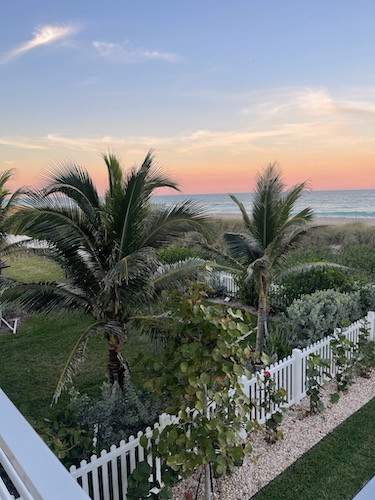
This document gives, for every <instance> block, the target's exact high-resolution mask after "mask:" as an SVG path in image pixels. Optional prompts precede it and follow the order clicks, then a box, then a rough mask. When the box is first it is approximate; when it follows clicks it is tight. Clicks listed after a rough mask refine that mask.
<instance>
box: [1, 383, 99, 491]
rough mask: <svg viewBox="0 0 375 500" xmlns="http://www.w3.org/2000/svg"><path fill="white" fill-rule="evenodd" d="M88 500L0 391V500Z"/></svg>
mask: <svg viewBox="0 0 375 500" xmlns="http://www.w3.org/2000/svg"><path fill="white" fill-rule="evenodd" d="M14 498H17V499H20V500H88V499H89V497H88V496H87V494H86V493H85V492H84V491H83V490H82V488H80V486H79V485H78V483H77V482H76V481H75V480H74V479H73V478H72V476H71V475H70V474H69V472H68V471H67V470H66V469H65V467H64V466H63V465H62V464H61V462H60V461H59V460H58V459H57V458H56V457H55V455H54V454H53V453H52V452H51V451H50V449H49V448H48V446H47V445H46V444H45V443H44V442H43V441H42V439H41V438H40V437H39V436H38V434H37V433H36V432H35V431H34V429H33V428H32V427H31V425H30V424H29V423H28V422H27V420H26V419H25V418H24V416H23V415H22V414H21V413H20V412H19V411H18V410H17V408H16V407H15V406H14V404H13V403H12V402H11V401H10V400H9V399H8V397H7V396H6V394H5V393H4V392H3V391H2V390H1V389H0V500H11V499H14Z"/></svg>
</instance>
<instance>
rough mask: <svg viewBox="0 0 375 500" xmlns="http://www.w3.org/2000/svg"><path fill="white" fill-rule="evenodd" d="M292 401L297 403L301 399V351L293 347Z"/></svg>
mask: <svg viewBox="0 0 375 500" xmlns="http://www.w3.org/2000/svg"><path fill="white" fill-rule="evenodd" d="M292 356H293V365H292V366H293V401H294V404H298V403H299V402H300V401H301V399H302V392H303V389H302V351H301V349H293V351H292Z"/></svg>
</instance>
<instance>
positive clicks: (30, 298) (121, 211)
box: [9, 153, 206, 320]
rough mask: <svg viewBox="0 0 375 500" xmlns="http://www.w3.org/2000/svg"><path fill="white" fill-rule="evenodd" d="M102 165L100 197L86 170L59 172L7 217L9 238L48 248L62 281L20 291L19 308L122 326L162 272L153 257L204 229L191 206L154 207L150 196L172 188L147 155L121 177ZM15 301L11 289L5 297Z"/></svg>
mask: <svg viewBox="0 0 375 500" xmlns="http://www.w3.org/2000/svg"><path fill="white" fill-rule="evenodd" d="M104 163H105V166H106V169H107V175H108V187H107V190H106V192H105V194H104V196H100V194H99V192H98V190H97V188H96V186H95V183H94V181H93V180H92V178H91V177H90V175H89V173H88V172H87V171H86V170H85V169H83V168H82V167H80V166H78V165H75V164H73V165H65V166H62V167H61V168H59V169H58V171H56V172H52V173H50V175H49V176H48V182H47V185H46V187H45V188H43V189H42V190H39V191H33V192H29V193H28V196H27V199H26V202H25V204H24V206H23V207H20V208H19V210H18V211H17V212H16V213H15V214H14V216H13V217H12V230H13V232H14V233H16V234H23V235H27V236H29V237H31V238H32V239H34V240H38V241H44V242H46V244H47V247H48V248H47V250H46V249H41V250H40V252H43V253H47V254H48V256H49V257H50V258H52V259H53V260H55V261H56V262H57V263H58V264H59V265H61V267H62V268H63V269H64V271H65V273H66V275H67V278H68V280H67V281H68V283H66V284H59V285H57V284H40V285H38V284H35V285H34V286H33V287H31V286H29V287H27V286H24V287H23V288H24V289H23V291H22V293H19V300H20V302H21V303H22V305H25V306H27V307H28V308H32V307H33V306H35V307H36V308H43V304H44V305H45V306H46V307H47V308H50V309H53V308H55V307H59V305H61V306H63V307H64V306H68V307H79V308H82V307H83V306H84V308H85V309H86V310H88V311H90V312H92V313H93V314H94V316H95V317H96V318H97V319H100V320H101V319H104V318H111V319H113V317H114V316H115V317H116V318H119V319H120V318H121V319H122V320H125V318H126V316H127V315H128V314H129V313H130V311H131V310H132V308H134V307H135V306H137V305H140V304H142V303H143V302H144V301H145V300H147V298H148V297H149V296H151V295H152V294H153V293H154V292H155V288H154V287H153V283H152V280H150V277H151V276H154V275H155V273H156V272H157V271H158V269H159V267H160V263H159V261H158V259H157V258H156V253H155V249H157V248H158V247H160V246H161V245H163V244H165V243H167V242H169V241H170V240H171V239H173V238H175V237H177V236H179V235H181V234H182V233H184V232H186V231H190V230H197V229H200V228H201V227H202V224H203V223H204V222H205V220H206V219H205V214H204V211H203V209H202V207H200V206H199V205H198V204H196V203H194V202H191V201H185V202H182V203H179V204H176V205H173V206H171V207H168V208H165V207H159V208H156V206H154V205H153V204H152V202H151V197H152V195H153V194H154V192H155V190H156V189H158V188H163V187H169V188H172V189H178V187H177V185H176V183H175V182H173V181H172V180H170V179H169V178H168V177H166V176H165V175H164V174H163V173H162V172H161V171H160V170H159V169H158V168H156V166H155V162H154V159H153V156H152V154H151V153H148V154H147V155H146V157H145V159H144V161H143V162H142V164H141V165H140V166H139V167H138V168H133V169H132V170H130V171H129V172H127V173H125V172H124V171H123V170H122V168H121V165H120V162H119V160H118V158H117V157H116V156H114V155H112V154H108V155H104ZM159 274H160V273H159ZM158 280H159V281H160V276H159V277H158ZM21 288H22V287H21V286H19V287H18V291H20V292H21ZM17 293H18V292H17V287H15V289H14V290H13V291H12V292H9V295H13V297H15V295H17Z"/></svg>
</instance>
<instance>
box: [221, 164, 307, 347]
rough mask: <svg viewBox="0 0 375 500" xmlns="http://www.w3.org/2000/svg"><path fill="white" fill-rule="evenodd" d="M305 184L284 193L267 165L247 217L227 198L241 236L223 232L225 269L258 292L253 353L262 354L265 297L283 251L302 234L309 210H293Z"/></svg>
mask: <svg viewBox="0 0 375 500" xmlns="http://www.w3.org/2000/svg"><path fill="white" fill-rule="evenodd" d="M304 187H305V184H304V183H302V184H298V185H296V186H294V187H293V188H292V189H291V190H290V191H289V192H288V193H285V186H284V184H283V181H282V179H281V176H280V173H279V171H278V169H277V167H276V165H274V164H272V165H269V166H268V167H267V168H266V169H265V170H264V171H263V172H262V173H261V174H260V175H259V176H258V179H257V184H256V190H255V194H254V199H253V205H252V211H251V214H248V213H247V211H246V209H245V206H244V205H243V203H242V202H241V201H240V200H239V199H238V198H236V197H235V196H234V195H231V198H232V200H233V201H234V202H235V203H236V204H237V206H238V208H239V209H240V212H241V214H242V218H243V223H244V227H245V233H244V234H240V233H229V232H227V233H225V234H224V239H225V242H226V244H227V248H228V250H229V256H230V259H229V262H228V266H231V267H232V270H233V271H235V272H237V273H239V274H241V273H242V274H245V281H246V283H249V286H251V283H252V282H254V283H255V286H256V289H257V292H258V294H257V295H258V326H257V340H256V351H257V352H262V350H263V347H264V339H265V334H266V330H267V318H268V314H269V300H268V294H269V289H270V285H271V283H272V281H273V280H274V279H275V278H276V276H277V275H278V274H280V273H281V271H282V269H283V266H282V264H283V262H284V256H285V254H286V252H287V251H288V250H289V249H290V248H291V247H292V246H293V245H294V244H295V243H296V242H297V241H298V240H299V239H300V238H301V236H302V235H303V234H305V233H306V231H307V229H308V227H309V226H308V222H309V221H311V219H312V215H313V214H312V210H311V209H310V208H304V209H302V210H300V211H297V212H296V211H295V205H296V202H297V201H298V199H299V198H300V196H301V194H302V191H303V189H304Z"/></svg>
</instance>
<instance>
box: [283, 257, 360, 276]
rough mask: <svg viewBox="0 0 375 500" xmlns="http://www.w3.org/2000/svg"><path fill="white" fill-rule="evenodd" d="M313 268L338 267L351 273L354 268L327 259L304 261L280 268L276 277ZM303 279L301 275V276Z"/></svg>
mask: <svg viewBox="0 0 375 500" xmlns="http://www.w3.org/2000/svg"><path fill="white" fill-rule="evenodd" d="M313 269H318V270H320V269H338V270H339V271H343V272H346V273H351V272H353V271H354V270H353V269H352V268H350V267H348V266H343V265H341V264H336V263H335V262H328V261H320V262H306V263H302V264H297V265H295V266H292V267H289V268H287V269H282V270H281V271H279V272H278V274H277V277H278V278H283V277H285V276H288V275H289V274H296V273H301V274H303V273H304V272H308V271H311V270H313ZM301 279H303V277H301Z"/></svg>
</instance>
